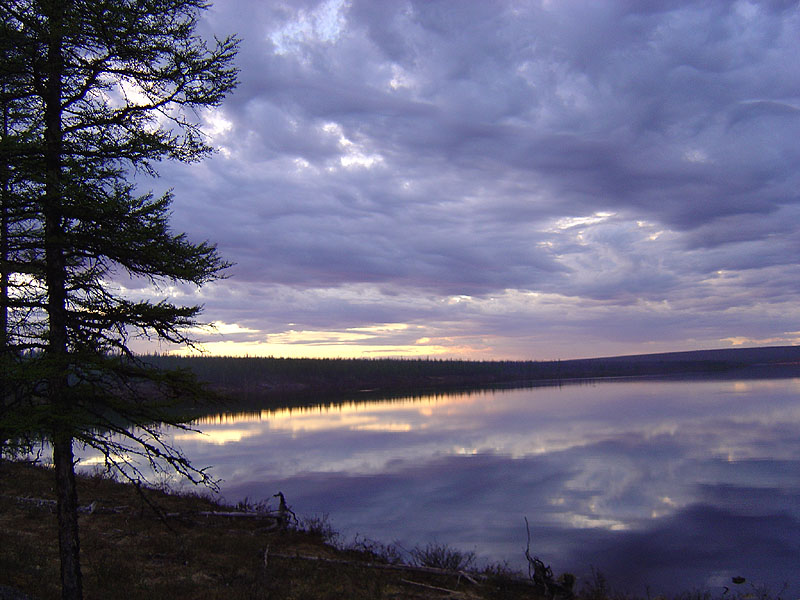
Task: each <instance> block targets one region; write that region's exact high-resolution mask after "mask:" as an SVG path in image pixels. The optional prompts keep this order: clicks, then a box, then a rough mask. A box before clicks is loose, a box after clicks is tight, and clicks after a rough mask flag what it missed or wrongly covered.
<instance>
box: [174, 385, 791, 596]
mask: <svg viewBox="0 0 800 600" xmlns="http://www.w3.org/2000/svg"><path fill="white" fill-rule="evenodd" d="M196 426H197V427H198V428H199V429H201V430H202V433H191V432H179V433H176V434H175V441H176V442H177V443H178V445H179V446H180V447H181V448H182V449H183V450H184V452H185V453H186V454H187V455H188V456H189V457H190V458H191V459H192V461H193V462H194V464H195V465H197V466H204V465H213V468H212V469H211V471H212V473H213V474H214V475H215V476H216V477H219V478H221V479H222V480H223V481H222V484H221V488H222V494H223V496H224V497H225V499H226V500H228V501H231V502H236V501H238V500H241V499H243V498H245V497H246V498H248V499H249V500H251V501H258V500H262V499H269V498H270V497H271V496H272V495H273V494H275V493H276V492H278V491H282V492H283V493H284V494H285V495H286V498H287V501H288V502H289V504H290V506H291V507H292V508H293V509H294V511H295V512H296V513H297V514H298V515H304V516H313V515H317V516H319V515H327V517H328V518H329V520H330V523H331V525H332V526H333V527H334V529H336V530H338V531H340V532H341V534H342V538H343V540H344V541H351V540H352V539H353V537H354V536H355V535H356V534H358V535H359V536H360V537H367V538H371V539H375V540H380V541H382V542H394V541H397V542H398V543H399V544H400V545H401V546H402V547H403V548H406V549H410V548H413V547H414V546H415V545H423V546H424V545H425V544H427V543H429V542H436V543H442V544H447V545H449V546H452V547H454V548H458V549H461V550H468V551H471V550H474V551H475V552H476V554H477V555H478V557H479V559H480V561H484V562H485V561H492V562H498V561H507V562H508V563H509V564H510V565H511V566H512V567H515V568H520V569H522V568H524V567H525V565H526V564H527V563H526V562H525V558H524V551H525V546H526V541H527V533H526V528H525V522H524V519H525V518H526V517H527V519H528V521H529V523H530V534H531V554H535V555H537V556H539V557H540V558H542V559H543V560H544V562H545V563H547V564H550V565H551V566H552V567H553V570H554V572H555V573H556V574H558V573H561V572H564V571H570V572H572V573H574V574H576V575H578V576H579V577H582V578H586V577H587V576H588V575H589V573H590V572H591V570H592V569H596V570H598V571H600V572H602V573H603V574H604V575H605V576H606V577H607V579H608V580H609V583H610V585H611V586H612V588H614V589H616V590H620V591H628V592H634V593H639V594H642V595H644V594H645V593H647V587H648V586H649V589H650V591H651V592H653V593H658V592H671V593H675V592H680V591H686V590H693V589H699V588H702V589H710V590H712V591H714V592H719V593H721V592H722V591H723V586H729V587H735V586H733V585H732V584H731V578H732V577H734V576H742V577H745V578H746V579H747V584H745V585H744V586H742V588H741V590H740V591H743V590H744V588H745V587H747V586H750V585H752V584H755V585H757V586H768V587H769V589H770V590H771V591H772V592H773V594H776V595H777V594H778V593H779V592H781V589H782V586H783V585H784V583H786V584H789V589H788V590H784V592H782V593H781V596H782V597H783V598H794V597H797V595H798V594H800V575H799V574H800V379H769V380H689V381H687V380H666V381H663V380H661V381H660V380H634V381H598V382H592V383H583V384H580V385H577V384H571V385H562V386H558V387H536V388H525V389H509V390H494V391H478V392H476V391H473V392H468V393H456V394H440V395H427V396H420V397H413V398H411V397H409V398H395V399H386V400H370V401H353V402H345V403H337V404H323V405H321V406H317V407H313V408H292V409H288V408H287V409H279V410H264V411H261V412H248V413H240V414H221V415H215V416H209V417H207V418H204V419H201V420H200V421H198V422H197V423H196ZM273 504H274V500H273ZM480 561H479V562H480ZM737 589H739V588H737ZM747 589H750V588H749V587H747ZM791 594H794V595H791Z"/></svg>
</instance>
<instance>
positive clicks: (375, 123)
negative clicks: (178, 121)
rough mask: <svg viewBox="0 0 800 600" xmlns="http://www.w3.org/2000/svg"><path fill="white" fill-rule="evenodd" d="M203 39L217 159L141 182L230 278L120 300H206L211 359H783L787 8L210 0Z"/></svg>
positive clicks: (799, 85)
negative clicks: (762, 349) (214, 103)
mask: <svg viewBox="0 0 800 600" xmlns="http://www.w3.org/2000/svg"><path fill="white" fill-rule="evenodd" d="M199 31H200V32H201V33H202V34H203V35H204V36H212V35H217V36H219V37H224V36H226V35H228V34H236V35H237V36H238V37H240V38H241V40H242V43H241V50H240V53H239V56H238V59H237V66H238V67H239V68H240V69H241V73H240V84H239V87H238V88H237V89H236V90H235V91H234V92H233V93H232V94H231V95H230V96H229V97H228V98H227V99H226V100H225V102H224V103H223V105H222V106H221V107H219V108H218V109H214V110H207V111H204V112H201V113H199V114H198V115H197V118H198V119H201V120H202V121H203V122H204V123H205V130H206V132H207V133H208V136H209V141H210V143H211V144H212V145H213V146H214V147H215V148H216V150H217V151H216V153H215V154H214V155H213V156H212V157H211V158H209V159H207V160H205V161H203V162H201V163H197V164H191V165H182V164H176V163H164V164H162V165H160V167H159V170H160V174H161V176H160V178H159V179H158V180H155V181H144V182H143V183H142V184H141V185H142V187H143V188H145V189H154V190H156V191H159V190H163V189H167V188H171V189H172V190H173V191H174V193H175V201H174V205H173V221H172V222H173V226H174V228H175V230H176V231H185V232H186V233H187V234H188V235H189V237H190V239H193V240H197V241H200V240H206V239H207V240H210V241H212V242H214V243H216V244H217V245H218V248H219V251H220V253H221V254H222V256H223V257H224V258H225V259H227V260H229V261H231V262H233V263H235V264H234V266H232V267H231V268H230V269H229V270H228V272H227V275H228V278H227V279H225V280H224V281H220V282H216V283H213V284H209V285H206V286H204V287H202V288H199V289H198V288H194V287H189V286H166V285H162V286H161V287H160V288H159V289H157V290H149V291H147V290H137V289H133V290H132V292H133V293H137V292H143V291H146V292H147V293H148V294H153V295H155V296H159V295H161V297H169V298H170V299H171V300H173V301H176V302H179V303H188V304H198V303H199V304H202V305H204V307H205V308H204V312H203V315H202V317H203V319H204V320H205V321H207V322H211V323H213V324H214V326H215V327H214V329H213V330H211V331H206V330H204V331H198V332H197V337H198V338H199V339H200V340H201V341H202V342H203V344H202V345H203V347H204V348H205V350H206V351H207V352H209V353H212V354H224V355H243V354H248V355H251V356H256V355H260V356H286V357H301V356H302V357H322V356H324V357H383V356H392V357H442V358H465V359H477V360H495V359H521V360H529V359H532V360H550V359H567V358H578V357H591V356H607V355H618V354H636V353H647V352H662V351H673V350H692V349H702V348H726V347H736V346H740V347H743V346H760V345H791V344H798V343H800V303H798V301H797V300H798V295H799V293H800V268H798V256H800V201H799V198H798V194H800V143H798V141H799V140H800V6H798V3H796V2H786V1H780V0H770V1H763V2H730V1H727V0H726V1H714V0H704V1H702V2H690V1H680V0H662V1H647V2H644V1H643V2H636V1H632V0H616V1H611V0H609V1H600V0H598V1H589V0H584V1H577V0H535V1H520V0H516V1H511V0H508V1H505V0H497V1H490V0H486V1H478V0H474V1H473V0H461V1H455V0H452V1H416V0H411V1H403V0H326V1H323V2H319V1H316V0H291V1H290V2H289V1H287V2H283V1H280V0H216V2H214V3H213V5H212V7H211V8H210V9H209V10H207V11H205V12H204V13H203V15H202V20H201V22H200V24H199ZM130 285H131V287H132V288H135V287H136V285H137V284H135V283H131V284H130ZM148 348H149V349H155V350H159V351H171V350H174V349H172V348H170V347H168V346H166V345H164V346H156V345H151V346H148Z"/></svg>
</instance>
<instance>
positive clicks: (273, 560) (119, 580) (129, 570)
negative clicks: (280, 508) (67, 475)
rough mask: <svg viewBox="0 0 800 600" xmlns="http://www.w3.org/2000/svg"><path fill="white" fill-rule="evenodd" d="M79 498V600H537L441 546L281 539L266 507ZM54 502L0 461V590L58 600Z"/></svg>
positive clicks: (311, 523)
mask: <svg viewBox="0 0 800 600" xmlns="http://www.w3.org/2000/svg"><path fill="white" fill-rule="evenodd" d="M78 490H79V503H80V504H81V505H82V506H84V507H86V510H85V511H84V512H83V513H82V514H81V517H80V527H81V551H82V557H83V558H82V560H83V577H84V587H85V597H86V598H87V599H92V598H97V599H108V598H123V597H124V598H125V599H126V600H137V599H140V598H141V599H143V600H145V599H146V600H157V599H162V598H163V599H172V600H174V599H181V598H186V599H189V598H191V599H211V598H220V599H221V598H225V599H231V600H235V599H238V598H252V599H262V598H263V599H267V598H268V599H278V598H280V599H287V600H289V599H308V600H316V599H329V598H330V599H333V598H337V599H339V598H348V599H354V600H358V599H362V598H363V599H367V598H376V599H377V598H386V599H389V598H391V599H397V600H403V599H417V598H473V599H481V598H486V599H510V600H511V599H517V598H536V597H540V596H541V594H539V593H538V592H537V588H536V587H535V586H534V585H533V582H532V581H530V580H526V578H525V577H523V576H522V574H515V573H511V572H510V571H507V570H505V569H503V568H500V567H491V568H488V569H482V570H480V571H477V570H473V569H471V564H470V562H471V561H470V559H471V555H470V554H469V553H461V552H458V551H455V550H451V549H448V548H446V547H444V546H429V547H426V548H416V549H413V550H411V551H410V552H408V553H406V556H405V557H403V556H401V555H400V553H398V552H397V549H396V548H393V547H391V546H384V545H382V544H379V543H377V542H371V541H369V540H360V541H359V540H355V541H353V542H351V543H349V544H339V543H335V536H334V534H333V532H332V531H331V529H330V527H329V526H328V525H327V524H326V523H325V522H324V520H318V519H310V520H306V521H303V520H302V519H301V520H300V521H299V523H295V522H291V521H292V520H291V519H289V521H290V522H289V524H288V527H285V528H283V527H281V526H280V524H279V523H278V522H277V519H276V518H275V514H274V512H273V513H267V512H266V511H265V507H264V506H263V505H261V506H241V505H240V506H236V507H231V506H224V505H221V504H219V503H217V502H216V501H214V500H213V499H212V498H211V497H210V496H209V495H203V494H199V495H175V494H168V493H165V492H163V491H159V490H154V489H146V488H139V489H137V488H136V487H135V486H133V485H131V484H121V483H118V482H115V481H112V480H110V479H108V478H106V477H102V476H92V477H82V478H80V481H79V487H78ZM54 499H55V495H54V492H53V476H52V473H51V472H50V471H49V470H48V469H45V468H42V467H37V466H32V465H30V464H24V463H15V462H5V461H0V586H9V587H13V588H16V589H18V590H21V591H23V592H24V593H26V594H28V595H30V596H32V597H35V598H40V599H42V600H45V599H49V598H58V597H59V596H60V591H59V584H58V582H59V562H58V549H57V539H58V538H57V531H56V517H55V514H54V512H53V509H54ZM272 503H273V505H274V507H277V501H275V500H273V501H272ZM232 512H233V513H239V515H238V516H234V515H221V514H218V513H232ZM210 513H217V514H210ZM241 513H248V514H249V515H250V516H246V515H245V514H241ZM287 514H288V513H287ZM458 571H461V573H459V572H458ZM0 596H2V593H0Z"/></svg>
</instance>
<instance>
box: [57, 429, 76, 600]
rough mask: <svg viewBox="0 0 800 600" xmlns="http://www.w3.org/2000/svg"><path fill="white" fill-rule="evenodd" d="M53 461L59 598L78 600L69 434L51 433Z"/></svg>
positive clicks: (72, 475)
mask: <svg viewBox="0 0 800 600" xmlns="http://www.w3.org/2000/svg"><path fill="white" fill-rule="evenodd" d="M53 462H54V463H55V470H56V494H57V503H56V506H57V508H56V510H57V512H58V548H59V554H60V557H61V598H62V599H63V600H80V599H81V598H83V584H82V580H81V564H80V541H79V538H78V494H77V492H76V489H75V466H74V465H75V463H74V458H73V454H72V436H70V435H69V434H68V433H67V434H64V433H56V434H55V435H54V436H53Z"/></svg>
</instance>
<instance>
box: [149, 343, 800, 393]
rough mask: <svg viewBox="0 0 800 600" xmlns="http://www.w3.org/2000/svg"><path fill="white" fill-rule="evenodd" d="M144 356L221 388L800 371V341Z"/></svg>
mask: <svg viewBox="0 0 800 600" xmlns="http://www.w3.org/2000/svg"><path fill="white" fill-rule="evenodd" d="M145 361H146V362H149V363H151V364H153V365H154V366H157V367H159V368H163V369H170V370H174V369H179V370H180V369H182V370H186V371H189V372H191V373H193V374H195V375H196V376H197V377H198V379H199V380H200V381H203V382H206V383H207V384H210V385H211V386H212V387H213V388H214V389H216V390H217V391H219V392H222V393H223V394H235V395H237V396H246V397H250V398H258V397H267V396H276V395H287V394H304V393H314V394H331V395H335V394H340V393H352V392H376V393H388V394H392V393H400V392H416V391H423V390H426V389H441V388H453V387H458V388H466V387H487V386H514V385H526V384H537V383H542V382H548V381H553V382H557V381H565V380H574V379H591V378H607V377H642V376H676V375H696V376H703V375H724V374H736V375H743V374H746V373H753V374H756V375H758V374H760V375H765V374H766V375H784V374H786V375H789V374H797V373H799V372H800V347H794V346H792V347H782V348H759V349H741V350H739V349H735V350H715V351H700V352H677V353H665V354H650V355H639V356H620V357H608V358H592V359H575V360H554V361H513V360H498V361H488V360H487V361H471V360H453V359H429V358H413V359H404V358H400V359H391V358H382V359H370V358H322V359H316V358H274V357H226V356H204V355H200V356H171V355H151V356H147V357H146V358H145Z"/></svg>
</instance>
